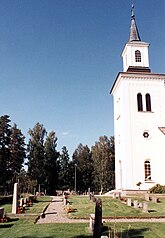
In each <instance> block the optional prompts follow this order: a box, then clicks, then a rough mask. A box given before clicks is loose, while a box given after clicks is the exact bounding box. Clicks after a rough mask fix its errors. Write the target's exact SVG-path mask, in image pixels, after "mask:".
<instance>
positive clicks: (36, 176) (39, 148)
mask: <svg viewBox="0 0 165 238" xmlns="http://www.w3.org/2000/svg"><path fill="white" fill-rule="evenodd" d="M29 135H30V139H29V143H28V146H27V159H28V162H27V165H28V175H29V176H30V178H31V179H32V180H36V182H37V185H39V184H44V180H45V179H44V175H45V171H44V164H45V152H44V139H45V136H46V129H45V128H44V126H43V125H42V124H40V123H39V122H38V123H37V124H36V125H35V126H34V128H33V129H30V130H29Z"/></svg>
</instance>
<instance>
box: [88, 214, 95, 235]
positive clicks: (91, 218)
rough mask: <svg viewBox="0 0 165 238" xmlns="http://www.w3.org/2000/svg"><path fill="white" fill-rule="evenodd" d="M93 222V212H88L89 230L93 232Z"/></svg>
mask: <svg viewBox="0 0 165 238" xmlns="http://www.w3.org/2000/svg"><path fill="white" fill-rule="evenodd" d="M94 224H95V214H90V219H89V230H90V232H92V233H93V230H94Z"/></svg>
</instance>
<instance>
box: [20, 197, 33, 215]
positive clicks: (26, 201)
mask: <svg viewBox="0 0 165 238" xmlns="http://www.w3.org/2000/svg"><path fill="white" fill-rule="evenodd" d="M36 200H37V197H36V196H34V195H32V196H28V197H26V198H20V200H19V201H18V208H17V213H18V214H19V213H24V212H25V209H26V207H30V206H32V205H33V202H35V201H36Z"/></svg>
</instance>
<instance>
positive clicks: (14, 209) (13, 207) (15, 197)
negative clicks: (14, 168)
mask: <svg viewBox="0 0 165 238" xmlns="http://www.w3.org/2000/svg"><path fill="white" fill-rule="evenodd" d="M17 192H18V183H15V184H14V191H13V204H12V213H13V214H17V207H18V204H17V203H18V201H17V199H18V194H17Z"/></svg>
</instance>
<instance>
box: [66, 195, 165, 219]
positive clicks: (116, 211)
mask: <svg viewBox="0 0 165 238" xmlns="http://www.w3.org/2000/svg"><path fill="white" fill-rule="evenodd" d="M101 199H102V215H103V217H123V216H124V217H154V216H165V198H161V202H160V203H152V202H148V210H149V213H144V212H143V211H142V209H135V208H133V207H128V206H127V205H126V204H123V203H122V202H121V201H120V200H118V199H112V198H110V197H102V198H101ZM136 199H137V197H136ZM69 201H70V202H71V203H72V205H71V206H72V207H73V208H74V209H77V210H76V212H74V213H70V214H69V217H70V218H89V214H91V213H95V203H93V202H92V201H90V200H89V198H88V197H86V196H79V197H78V196H72V197H71V196H70V197H69ZM139 201H142V198H139Z"/></svg>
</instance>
